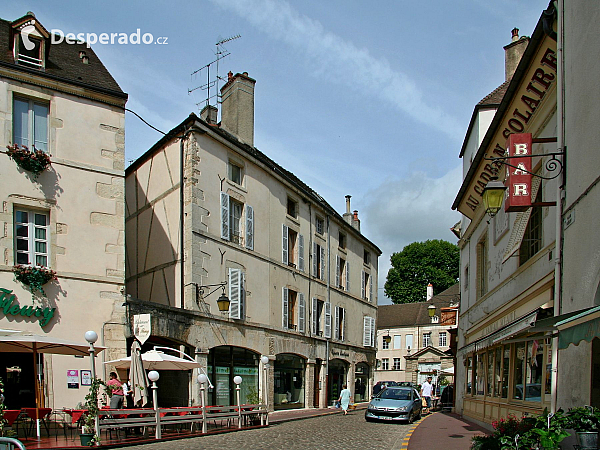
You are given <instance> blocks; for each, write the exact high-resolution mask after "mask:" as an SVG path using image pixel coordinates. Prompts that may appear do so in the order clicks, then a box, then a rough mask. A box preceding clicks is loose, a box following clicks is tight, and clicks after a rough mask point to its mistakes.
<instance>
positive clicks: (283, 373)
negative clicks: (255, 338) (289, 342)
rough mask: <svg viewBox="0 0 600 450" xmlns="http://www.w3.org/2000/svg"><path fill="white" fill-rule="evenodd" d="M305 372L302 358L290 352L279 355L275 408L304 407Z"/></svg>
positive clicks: (274, 388) (275, 365) (276, 373)
mask: <svg viewBox="0 0 600 450" xmlns="http://www.w3.org/2000/svg"><path fill="white" fill-rule="evenodd" d="M305 372H306V370H305V362H304V360H303V359H302V358H300V357H298V356H296V355H290V354H280V355H277V358H276V359H275V364H274V374H273V382H274V386H273V395H274V403H275V405H274V406H275V409H277V410H281V409H291V408H294V409H296V408H303V407H304V391H305V386H304V384H305ZM242 384H243V383H242Z"/></svg>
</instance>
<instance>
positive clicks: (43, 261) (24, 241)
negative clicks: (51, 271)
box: [14, 209, 50, 266]
mask: <svg viewBox="0 0 600 450" xmlns="http://www.w3.org/2000/svg"><path fill="white" fill-rule="evenodd" d="M14 217H15V244H14V245H15V261H16V263H17V264H24V265H32V266H49V258H50V255H49V251H50V243H49V238H50V232H49V225H50V222H49V217H48V213H45V212H43V211H29V210H25V209H17V210H15V216H14Z"/></svg>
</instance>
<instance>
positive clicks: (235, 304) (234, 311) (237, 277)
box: [229, 269, 241, 319]
mask: <svg viewBox="0 0 600 450" xmlns="http://www.w3.org/2000/svg"><path fill="white" fill-rule="evenodd" d="M240 297H241V270H239V269H229V318H230V319H239V318H240Z"/></svg>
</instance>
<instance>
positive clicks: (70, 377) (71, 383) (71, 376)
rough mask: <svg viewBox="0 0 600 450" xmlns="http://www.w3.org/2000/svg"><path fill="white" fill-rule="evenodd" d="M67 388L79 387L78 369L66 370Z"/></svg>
mask: <svg viewBox="0 0 600 450" xmlns="http://www.w3.org/2000/svg"><path fill="white" fill-rule="evenodd" d="M67 388H68V389H79V370H67Z"/></svg>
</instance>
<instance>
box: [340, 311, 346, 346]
mask: <svg viewBox="0 0 600 450" xmlns="http://www.w3.org/2000/svg"><path fill="white" fill-rule="evenodd" d="M341 311H342V336H341V337H340V340H342V341H345V340H346V309H345V308H341Z"/></svg>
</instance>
